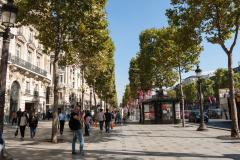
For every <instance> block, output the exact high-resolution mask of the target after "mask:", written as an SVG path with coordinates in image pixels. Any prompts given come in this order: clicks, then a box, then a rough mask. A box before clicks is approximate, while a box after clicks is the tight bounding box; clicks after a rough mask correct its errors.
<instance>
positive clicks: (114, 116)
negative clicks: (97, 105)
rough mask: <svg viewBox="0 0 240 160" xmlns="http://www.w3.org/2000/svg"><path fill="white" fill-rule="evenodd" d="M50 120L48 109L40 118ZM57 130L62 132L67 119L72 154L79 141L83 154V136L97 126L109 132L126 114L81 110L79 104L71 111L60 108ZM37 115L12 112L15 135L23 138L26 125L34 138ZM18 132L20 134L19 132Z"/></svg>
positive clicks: (82, 153) (120, 122) (122, 120)
mask: <svg viewBox="0 0 240 160" xmlns="http://www.w3.org/2000/svg"><path fill="white" fill-rule="evenodd" d="M45 118H46V119H47V120H50V119H51V118H53V113H52V111H51V110H48V111H47V113H46V116H43V118H41V119H45ZM57 118H58V130H59V133H60V135H63V134H64V128H65V124H66V122H67V121H68V125H69V128H70V130H72V154H76V149H75V145H76V142H77V141H79V143H80V146H79V150H80V154H81V155H84V149H83V147H84V136H90V135H91V134H92V128H93V127H99V129H100V133H101V134H102V133H103V130H104V129H105V132H106V133H108V134H109V133H110V132H111V130H113V128H114V127H115V126H116V125H118V124H122V123H123V122H125V120H126V118H127V116H122V115H121V112H120V111H119V110H113V111H110V110H109V109H106V110H105V112H104V111H103V109H99V110H98V112H97V113H92V112H90V111H88V110H86V111H81V107H80V106H75V107H74V109H73V110H72V111H71V112H66V111H64V110H62V111H61V110H60V111H59V112H58V117H57ZM38 121H39V115H38V114H36V113H35V112H32V113H28V112H27V111H21V109H19V110H18V111H17V112H13V113H12V125H13V126H14V125H16V126H17V127H16V131H15V133H14V135H15V137H17V136H18V135H20V139H21V140H24V137H25V130H26V127H29V128H30V138H32V139H34V137H35V135H36V132H37V127H38ZM19 132H20V134H19Z"/></svg>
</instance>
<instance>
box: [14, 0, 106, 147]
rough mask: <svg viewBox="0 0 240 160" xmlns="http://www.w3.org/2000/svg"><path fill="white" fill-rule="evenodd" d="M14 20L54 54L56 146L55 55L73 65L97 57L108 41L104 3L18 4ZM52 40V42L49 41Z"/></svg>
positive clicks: (24, 0) (21, 0)
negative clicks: (33, 32) (29, 27)
mask: <svg viewBox="0 0 240 160" xmlns="http://www.w3.org/2000/svg"><path fill="white" fill-rule="evenodd" d="M16 3H17V5H18V6H19V11H20V12H19V16H18V20H19V22H20V23H21V24H23V25H32V26H34V27H35V28H36V29H37V30H38V31H39V34H38V35H37V36H36V37H37V38H38V39H39V40H40V42H41V44H43V45H44V47H45V51H46V52H47V53H54V63H53V70H54V72H53V77H54V114H53V127H52V141H53V142H55V143H56V142H57V105H58V89H57V86H58V85H57V83H58V73H57V72H56V70H57V68H58V64H59V60H60V59H61V58H60V57H59V53H60V52H63V53H64V54H65V56H64V58H63V59H64V60H65V61H66V62H64V61H63V62H62V64H64V63H65V64H66V63H76V61H75V60H76V58H75V57H78V58H82V57H90V56H93V55H95V54H99V50H102V49H103V48H104V45H105V43H106V42H107V40H108V38H106V37H108V31H107V30H106V28H107V21H106V17H105V11H104V7H105V4H106V1H105V0H100V1H96V0H89V1H81V0H74V1H64V0H54V1H44V0H38V1H34V0H18V1H16ZM53 39H54V40H53Z"/></svg>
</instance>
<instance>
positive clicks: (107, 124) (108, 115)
mask: <svg viewBox="0 0 240 160" xmlns="http://www.w3.org/2000/svg"><path fill="white" fill-rule="evenodd" d="M104 116H105V128H106V133H109V132H110V130H109V128H110V122H111V120H112V114H111V113H109V112H108V109H106V113H105V114H104Z"/></svg>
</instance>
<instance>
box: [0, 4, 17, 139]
mask: <svg viewBox="0 0 240 160" xmlns="http://www.w3.org/2000/svg"><path fill="white" fill-rule="evenodd" d="M17 11H18V10H17V7H15V6H14V5H13V0H8V1H7V4H4V5H3V6H2V25H3V26H5V30H4V32H1V36H2V37H3V45H2V56H1V63H0V136H1V137H2V133H3V125H4V107H5V93H6V79H7V64H8V56H9V43H10V37H11V34H10V28H11V27H14V24H15V21H16V17H17ZM1 137H0V138H1Z"/></svg>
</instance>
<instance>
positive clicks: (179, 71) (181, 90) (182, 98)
mask: <svg viewBox="0 0 240 160" xmlns="http://www.w3.org/2000/svg"><path fill="white" fill-rule="evenodd" d="M178 74H179V85H180V96H181V97H180V100H181V102H180V104H181V108H182V126H183V127H185V109H184V105H185V104H184V96H183V88H182V73H181V67H180V66H179V67H178Z"/></svg>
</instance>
